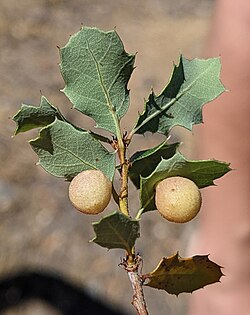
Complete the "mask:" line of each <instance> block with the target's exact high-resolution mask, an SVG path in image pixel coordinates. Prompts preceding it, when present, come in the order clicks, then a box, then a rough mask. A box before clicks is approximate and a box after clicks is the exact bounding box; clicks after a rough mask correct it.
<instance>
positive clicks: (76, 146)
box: [30, 119, 115, 180]
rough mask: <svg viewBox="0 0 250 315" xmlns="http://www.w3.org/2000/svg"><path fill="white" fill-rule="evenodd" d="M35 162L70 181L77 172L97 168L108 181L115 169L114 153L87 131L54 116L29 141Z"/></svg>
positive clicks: (49, 171)
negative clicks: (35, 155) (36, 157)
mask: <svg viewBox="0 0 250 315" xmlns="http://www.w3.org/2000/svg"><path fill="white" fill-rule="evenodd" d="M30 144H31V146H32V149H33V150H34V151H35V152H36V153H37V155H38V157H39V163H38V164H40V165H41V166H42V167H43V168H44V169H45V170H46V171H47V172H48V173H50V174H52V175H54V176H58V177H65V178H66V179H68V180H71V179H72V178H73V177H74V176H76V175H77V174H78V173H80V172H82V171H84V170H89V169H99V170H101V171H102V172H103V173H104V174H105V175H106V176H107V177H108V178H109V179H110V180H112V179H113V175H114V171H115V155H114V154H112V153H110V152H108V151H107V149H105V148H104V147H103V146H102V145H101V143H100V142H99V141H97V140H96V139H95V138H94V137H93V136H92V135H91V134H90V133H89V132H87V131H82V130H79V129H76V128H75V127H73V126H72V125H71V124H69V123H67V122H64V121H60V120H58V119H56V120H55V121H54V122H53V123H52V124H50V125H48V126H46V127H44V128H42V129H41V131H40V135H39V137H38V138H36V139H34V140H31V141H30Z"/></svg>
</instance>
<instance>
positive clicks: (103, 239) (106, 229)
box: [92, 212, 140, 254]
mask: <svg viewBox="0 0 250 315" xmlns="http://www.w3.org/2000/svg"><path fill="white" fill-rule="evenodd" d="M93 227H94V231H95V234H96V236H95V238H94V239H93V240H92V242H94V243H96V244H98V245H100V246H102V247H105V248H108V249H112V248H121V249H125V250H126V251H127V252H128V253H130V254H131V253H132V248H133V246H134V244H135V241H136V239H137V238H138V237H139V236H140V232H139V221H138V220H133V219H130V218H128V217H127V216H125V215H124V214H122V213H121V212H114V213H111V214H110V215H108V216H106V217H104V218H102V219H101V220H100V221H99V222H95V223H93Z"/></svg>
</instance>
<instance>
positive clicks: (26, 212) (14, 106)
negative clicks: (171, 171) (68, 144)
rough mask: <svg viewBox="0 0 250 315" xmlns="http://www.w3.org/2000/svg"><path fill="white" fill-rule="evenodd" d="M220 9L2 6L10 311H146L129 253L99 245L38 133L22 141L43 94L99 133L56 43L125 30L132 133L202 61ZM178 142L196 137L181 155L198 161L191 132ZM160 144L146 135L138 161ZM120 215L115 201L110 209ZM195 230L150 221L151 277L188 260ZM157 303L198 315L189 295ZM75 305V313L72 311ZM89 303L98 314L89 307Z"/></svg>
mask: <svg viewBox="0 0 250 315" xmlns="http://www.w3.org/2000/svg"><path fill="white" fill-rule="evenodd" d="M213 5H214V2H213V1H212V0H199V1H198V0H175V1H171V0H137V1H132V0H117V1H114V0H71V1H69V0H68V1H67V0H20V1H16V0H0V46H1V48H0V73H1V75H0V104H1V109H0V314H1V315H18V314H22V315H31V314H32V315H45V314H46V315H56V314H71V315H74V314H96V315H98V314H113V313H114V314H118V313H119V311H120V313H119V314H133V313H134V310H133V308H132V306H131V305H130V302H131V299H132V291H131V288H130V283H129V281H128V279H127V275H126V273H125V272H124V271H123V270H122V269H121V268H119V267H118V264H119V262H120V259H121V257H122V255H123V253H122V252H119V250H112V251H106V250H105V249H103V248H101V247H99V246H97V245H95V244H89V243H88V241H89V240H90V239H91V238H92V237H93V230H92V227H91V222H93V221H97V220H99V217H87V216H83V215H81V214H80V213H79V212H77V211H75V210H74V209H73V208H72V206H71V204H70V203H69V201H68V195H67V189H68V183H66V182H64V180H63V179H57V178H54V177H52V176H50V175H48V174H47V173H45V172H44V171H43V170H42V169H41V168H39V167H37V166H36V165H35V163H36V162H37V156H36V155H35V153H34V152H33V151H32V150H31V148H30V146H29V144H28V143H27V140H29V139H31V138H34V137H36V135H37V131H31V132H29V133H27V134H21V135H18V136H17V137H15V138H11V136H12V135H13V133H14V130H15V124H14V122H13V121H12V120H10V119H9V118H10V117H12V116H13V115H14V114H15V113H16V111H17V110H18V109H19V108H20V105H21V103H25V104H33V105H39V102H40V95H41V92H42V94H43V95H45V96H46V97H47V98H48V100H50V102H52V104H54V105H56V106H58V107H59V108H60V109H61V110H62V112H63V113H64V114H65V115H66V117H68V118H69V119H72V120H73V121H75V122H77V123H78V124H79V125H81V126H83V127H84V128H92V127H93V122H92V121H91V120H90V119H88V118H85V117H84V116H83V115H81V114H79V113H77V112H76V111H74V110H72V109H71V105H70V103H69V102H68V100H67V99H66V97H65V96H64V94H63V93H61V92H60V91H59V90H60V89H62V88H63V86H64V83H63V80H62V78H61V76H60V72H59V68H58V63H59V54H58V49H57V47H56V46H64V45H65V44H66V43H67V41H68V39H69V36H70V35H71V34H73V33H75V32H77V31H78V30H79V29H80V27H81V25H82V24H83V25H87V26H96V27H98V28H101V29H104V30H111V29H113V28H114V27H116V30H117V32H118V34H119V35H120V37H121V38H122V40H123V42H124V45H125V49H126V51H127V52H129V53H135V52H138V54H137V57H136V67H137V68H136V70H135V71H134V73H133V75H132V79H131V81H130V83H129V88H130V89H131V107H130V110H129V112H128V114H127V116H126V117H125V118H124V119H123V125H124V126H126V129H130V127H132V124H133V122H134V121H135V119H136V117H137V112H138V111H142V109H143V100H144V98H147V96H148V95H149V92H150V89H151V87H154V90H155V92H156V93H159V92H160V91H161V90H162V88H163V87H164V86H165V84H166V83H167V82H168V78H169V76H170V73H171V69H172V65H173V61H175V62H177V61H178V56H179V53H180V52H181V53H183V55H184V56H185V57H187V58H195V57H201V55H202V51H203V47H204V43H205V42H206V38H207V34H208V29H209V27H210V23H211V16H212V12H213ZM40 91H41V92H40ZM174 137H175V139H178V140H181V141H184V143H185V144H184V145H183V146H182V148H181V149H182V150H183V151H185V153H186V155H187V156H189V157H190V156H192V157H195V155H196V153H195V145H194V140H193V136H192V134H191V133H188V132H186V131H180V130H178V129H177V130H175V131H174ZM159 141H161V137H160V136H153V137H151V136H146V137H142V136H137V137H136V139H135V140H134V141H133V143H132V144H131V147H130V150H129V153H130V154H132V153H133V152H134V150H138V149H143V148H148V147H150V146H152V145H154V144H156V143H159ZM131 189H132V191H133V193H134V195H133V196H134V197H132V198H131V199H130V205H131V208H135V207H136V206H137V205H138V196H137V193H136V191H135V190H133V188H132V187H131ZM111 210H114V204H112V203H111V204H110V205H109V208H108V209H107V210H106V212H105V213H106V214H107V213H108V212H110V211H111ZM195 225H196V221H194V222H193V223H191V224H189V225H188V226H186V225H184V226H176V225H174V224H171V223H167V222H166V221H164V220H163V219H162V218H161V217H160V216H159V215H157V214H155V213H153V212H152V213H149V214H147V215H145V216H144V217H143V219H142V227H141V235H142V238H141V239H140V240H139V242H138V245H137V250H138V251H139V252H140V254H141V255H142V256H143V258H144V266H143V268H144V271H145V272H148V271H151V270H152V268H154V267H155V266H156V265H157V264H158V262H159V260H160V259H161V258H162V256H168V255H172V254H174V253H175V252H176V251H177V250H179V251H180V254H181V255H182V256H185V248H186V245H187V242H188V240H189V235H190V231H192V230H193V229H195ZM39 283H40V287H39ZM27 286H28V288H27ZM62 288H64V289H65V290H63V289H62ZM58 290H59V291H58ZM58 292H59V293H60V294H59V293H58ZM57 294H58V296H56V295H57ZM145 295H146V300H147V303H148V308H149V310H150V313H151V314H160V315H161V314H168V315H173V314H175V315H184V314H186V304H187V298H188V297H187V295H186V294H182V295H180V296H179V297H178V298H176V297H175V296H170V295H168V294H166V293H165V292H161V291H156V290H153V289H148V288H145ZM75 296H78V299H75V300H74V297H75ZM94 300H98V301H100V302H98V303H100V305H99V307H100V309H99V308H97V309H94V308H93V309H91V307H94V306H93V305H94V304H95V301H94ZM62 301H64V302H65V303H64V304H63V302H62ZM72 301H75V302H74V303H73V304H75V310H73V309H70V307H71V306H72ZM91 301H92V302H91ZM77 303H79V308H82V307H86V308H84V309H82V311H80V310H79V309H78V310H77V307H76V306H77ZM85 303H86V304H85ZM91 303H92V304H93V305H92V304H91ZM96 303H97V302H96ZM98 303H97V304H98ZM90 304H91V305H92V306H91V305H90ZM70 305H71V306H70ZM84 305H85V306H84ZM87 305H89V306H87ZM88 307H89V313H88V311H87V309H88ZM102 307H103V309H102ZM105 308H106V309H105ZM67 310H68V313H67ZM91 310H92V311H91ZM104 310H105V311H107V313H105V311H104ZM77 311H78V313H77ZM112 312H113V313H112ZM116 312H117V313H116Z"/></svg>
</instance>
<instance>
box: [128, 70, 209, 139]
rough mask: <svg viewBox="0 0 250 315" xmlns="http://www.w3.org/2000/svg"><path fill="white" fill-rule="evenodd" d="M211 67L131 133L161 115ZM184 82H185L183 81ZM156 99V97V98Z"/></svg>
mask: <svg viewBox="0 0 250 315" xmlns="http://www.w3.org/2000/svg"><path fill="white" fill-rule="evenodd" d="M211 66H212V64H210V65H209V67H208V68H207V69H206V70H205V71H204V72H202V73H200V74H199V75H198V76H197V77H196V79H195V80H194V81H192V82H191V83H190V85H188V86H187V87H186V88H185V89H183V90H182V91H181V93H180V94H178V95H177V96H176V97H174V98H172V99H171V101H169V102H168V103H166V104H165V105H164V106H163V107H161V110H156V111H155V112H154V113H153V114H152V115H150V116H148V117H147V118H146V119H144V120H143V121H142V123H141V124H140V125H139V126H138V127H136V128H134V129H133V133H136V132H137V131H138V130H139V129H141V128H142V127H143V126H144V125H145V124H147V123H148V122H149V121H150V120H152V119H154V118H155V117H157V116H158V115H160V114H161V113H163V112H164V111H166V110H167V109H169V108H170V107H171V106H172V105H173V104H174V103H175V102H177V101H178V100H179V99H180V98H181V97H182V96H183V95H184V93H186V92H187V91H188V90H190V89H191V87H192V86H193V85H194V84H195V83H196V82H197V81H198V80H199V78H200V77H201V76H203V75H205V74H206V72H208V70H210V67H211ZM184 82H185V81H184ZM184 82H183V83H182V85H183V84H184ZM157 97H158V96H157Z"/></svg>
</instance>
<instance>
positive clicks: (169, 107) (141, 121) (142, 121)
mask: <svg viewBox="0 0 250 315" xmlns="http://www.w3.org/2000/svg"><path fill="white" fill-rule="evenodd" d="M219 75H220V60H219V58H210V59H207V60H204V59H193V60H188V59H186V58H185V57H183V56H181V57H180V61H179V64H178V65H177V66H174V69H173V73H172V76H171V78H170V81H169V83H168V84H167V86H166V87H165V88H164V89H163V91H162V92H161V93H160V94H159V95H158V96H156V95H155V94H154V92H152V93H151V94H150V95H149V98H148V101H147V102H146V104H145V109H144V112H143V113H142V114H141V115H140V116H139V118H138V121H137V123H136V126H135V127H134V132H135V133H139V134H143V133H145V132H146V131H150V132H152V133H155V132H159V133H163V134H166V135H167V134H168V133H169V131H170V129H171V128H173V127H174V126H177V125H179V126H182V127H185V128H187V129H189V130H191V129H192V126H193V125H194V124H199V123H201V122H202V106H203V105H204V104H206V103H208V102H210V101H212V100H213V99H215V98H216V97H217V96H218V95H220V94H221V93H222V92H224V91H225V88H224V86H223V85H222V83H221V82H220V78H219Z"/></svg>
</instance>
